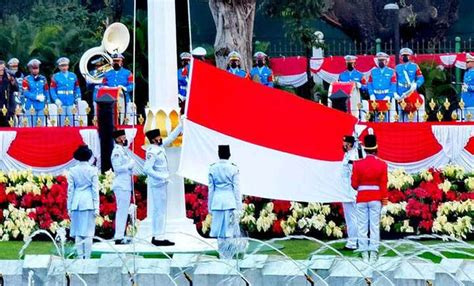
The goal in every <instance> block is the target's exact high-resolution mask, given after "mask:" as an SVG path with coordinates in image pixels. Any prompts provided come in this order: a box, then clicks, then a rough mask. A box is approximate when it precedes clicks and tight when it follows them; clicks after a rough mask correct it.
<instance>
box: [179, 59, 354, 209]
mask: <svg viewBox="0 0 474 286" xmlns="http://www.w3.org/2000/svg"><path fill="white" fill-rule="evenodd" d="M188 88H189V91H188V102H187V119H186V120H185V123H184V132H183V147H182V153H181V162H180V168H179V171H178V173H179V174H180V175H182V176H184V177H186V178H189V179H191V180H194V181H196V182H199V183H202V184H207V181H208V170H209V166H210V164H212V163H214V162H216V161H217V160H218V157H217V146H218V145H222V144H228V145H230V149H231V154H232V156H231V158H230V160H231V161H232V162H234V163H235V164H236V165H238V167H239V169H240V190H241V192H242V194H245V195H251V196H258V197H264V198H271V199H282V200H293V201H307V202H342V201H350V200H353V194H351V193H350V192H349V190H348V189H347V187H343V183H342V177H341V173H342V172H341V168H342V164H341V160H342V157H343V151H342V137H343V136H344V135H348V134H349V135H350V134H352V132H353V130H354V126H355V124H356V122H357V119H356V118H354V117H353V116H351V115H350V114H346V113H342V112H340V111H337V110H333V109H330V108H327V107H325V106H323V105H321V104H318V103H315V102H312V101H309V100H305V99H302V98H299V97H297V96H295V95H293V94H291V93H288V92H285V91H282V90H278V89H274V88H269V87H266V86H263V85H261V84H258V83H254V82H252V81H250V80H248V79H244V78H240V77H237V76H234V75H232V74H231V73H228V72H226V71H223V70H219V69H217V68H215V67H213V66H211V65H208V64H205V63H202V62H200V61H194V62H193V63H192V71H191V80H190V84H189V86H188Z"/></svg>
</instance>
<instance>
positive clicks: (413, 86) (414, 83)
mask: <svg viewBox="0 0 474 286" xmlns="http://www.w3.org/2000/svg"><path fill="white" fill-rule="evenodd" d="M416 88H417V85H416V82H412V83H411V87H410V90H411V91H415V90H416Z"/></svg>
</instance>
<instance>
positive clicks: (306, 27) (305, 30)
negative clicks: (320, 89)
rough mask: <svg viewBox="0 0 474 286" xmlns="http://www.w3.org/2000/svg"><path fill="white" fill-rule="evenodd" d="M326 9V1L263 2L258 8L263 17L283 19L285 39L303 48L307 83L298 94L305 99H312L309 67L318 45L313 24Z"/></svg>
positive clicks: (327, 5)
mask: <svg viewBox="0 0 474 286" xmlns="http://www.w3.org/2000/svg"><path fill="white" fill-rule="evenodd" d="M328 8H329V1H328V0H263V1H262V3H261V4H260V7H259V9H262V10H263V11H264V14H265V15H267V16H269V17H275V18H281V19H283V21H284V26H285V29H286V34H285V37H286V38H288V40H290V41H293V42H299V43H301V44H302V46H303V47H304V48H305V56H306V58H307V63H308V64H307V70H306V73H307V76H308V82H307V83H306V84H305V85H303V86H301V87H300V88H298V94H299V95H300V96H302V97H304V98H307V99H311V98H312V95H311V90H312V88H313V86H314V81H313V79H312V77H311V70H310V67H309V61H310V59H311V55H312V48H313V47H318V46H319V45H320V44H319V42H318V38H317V36H316V35H315V34H314V32H315V31H314V29H313V24H314V22H315V21H316V19H318V18H319V17H320V16H321V15H322V14H323V13H325V12H326V11H327V9H328Z"/></svg>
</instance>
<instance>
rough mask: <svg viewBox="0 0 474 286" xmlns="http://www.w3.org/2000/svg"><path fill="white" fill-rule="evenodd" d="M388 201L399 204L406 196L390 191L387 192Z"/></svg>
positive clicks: (399, 192) (397, 191)
mask: <svg viewBox="0 0 474 286" xmlns="http://www.w3.org/2000/svg"><path fill="white" fill-rule="evenodd" d="M388 200H389V201H390V202H392V203H399V202H402V201H405V200H406V195H405V194H404V193H403V192H402V191H400V190H391V191H389V192H388Z"/></svg>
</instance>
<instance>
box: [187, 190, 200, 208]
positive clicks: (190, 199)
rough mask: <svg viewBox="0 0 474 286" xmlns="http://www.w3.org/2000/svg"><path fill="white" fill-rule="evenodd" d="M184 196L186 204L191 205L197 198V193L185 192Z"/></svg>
mask: <svg viewBox="0 0 474 286" xmlns="http://www.w3.org/2000/svg"><path fill="white" fill-rule="evenodd" d="M184 198H185V201H186V204H189V205H191V206H193V205H194V204H195V203H196V201H197V200H198V197H197V195H196V194H193V193H187V194H185V195H184Z"/></svg>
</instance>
